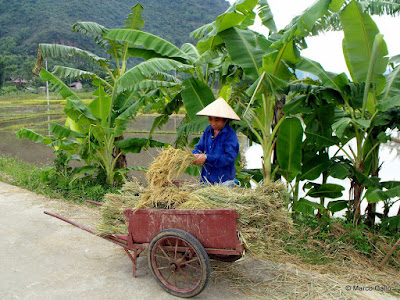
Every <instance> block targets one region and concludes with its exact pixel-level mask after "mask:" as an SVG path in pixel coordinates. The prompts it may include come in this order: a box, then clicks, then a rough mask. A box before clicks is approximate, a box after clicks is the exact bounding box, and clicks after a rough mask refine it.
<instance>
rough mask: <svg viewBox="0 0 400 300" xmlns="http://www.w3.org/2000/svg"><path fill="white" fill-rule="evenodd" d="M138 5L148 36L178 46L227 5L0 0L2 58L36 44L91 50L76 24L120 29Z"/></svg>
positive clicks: (177, 0) (220, 0)
mask: <svg viewBox="0 0 400 300" xmlns="http://www.w3.org/2000/svg"><path fill="white" fill-rule="evenodd" d="M137 3H140V4H141V5H142V6H143V8H144V11H143V18H144V20H145V22H146V23H145V28H144V30H145V31H147V32H150V33H153V34H156V35H158V36H160V37H162V38H164V39H167V40H168V41H170V42H172V43H174V44H175V45H177V46H180V45H181V44H183V43H185V42H188V41H191V40H190V37H189V33H190V32H191V31H192V30H194V29H196V28H198V27H200V26H201V25H203V24H206V23H209V22H211V21H213V20H214V19H215V17H216V16H218V15H220V14H221V13H223V12H224V11H225V10H226V9H227V8H228V7H229V3H228V2H227V1H225V0H140V1H137V0H69V1H65V0H24V1H9V0H0V56H5V55H35V54H36V52H37V45H38V43H62V44H66V45H73V46H77V47H82V48H84V49H86V50H90V49H88V47H87V46H88V45H87V43H88V40H87V39H86V38H85V37H84V36H83V35H81V34H77V33H74V32H72V30H71V27H72V25H73V24H74V23H75V22H77V21H92V22H97V23H99V24H101V25H103V26H105V27H107V28H121V27H122V26H123V23H124V20H125V18H126V17H127V16H128V15H129V13H130V9H131V8H132V7H133V6H135V5H136V4H137Z"/></svg>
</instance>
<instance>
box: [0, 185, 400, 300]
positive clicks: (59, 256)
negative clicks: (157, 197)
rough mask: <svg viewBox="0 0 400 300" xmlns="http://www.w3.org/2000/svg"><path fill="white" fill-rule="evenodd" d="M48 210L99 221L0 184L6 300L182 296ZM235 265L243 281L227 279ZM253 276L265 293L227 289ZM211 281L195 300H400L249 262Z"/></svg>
mask: <svg viewBox="0 0 400 300" xmlns="http://www.w3.org/2000/svg"><path fill="white" fill-rule="evenodd" d="M43 211H50V212H54V213H57V214H60V215H62V216H65V217H67V218H69V219H72V220H74V221H76V222H77V223H80V224H84V225H86V226H88V227H91V228H94V224H96V223H97V220H98V219H97V218H99V217H100V216H99V214H98V213H97V214H96V212H98V210H96V209H93V208H90V207H88V206H85V205H75V204H70V203H66V202H65V201H57V200H50V199H48V198H46V197H43V196H40V195H37V194H35V193H32V192H29V191H27V190H23V189H21V188H18V187H15V186H12V185H9V184H6V183H3V182H0V299H1V300H9V299H29V300H31V299H33V300H36V299H38V300H39V299H40V300H42V299H57V300H59V299H61V300H63V299H66V300H67V299H68V300H70V299H84V300H86V299H89V300H92V299H96V300H97V299H99V300H103V299H110V300H111V299H112V300H114V299H118V300H124V299H141V300H142V299H151V300H158V299H178V298H176V297H173V296H171V295H169V294H168V293H166V292H164V290H163V289H162V288H161V287H160V286H159V285H158V284H157V283H156V281H155V280H154V278H153V277H152V276H151V274H150V271H149V268H148V266H147V259H146V257H141V258H139V261H138V268H137V277H136V278H133V277H132V263H131V261H130V259H129V258H128V257H127V255H126V254H125V252H124V251H123V249H122V247H120V246H117V245H114V244H112V243H110V242H107V241H106V240H104V239H101V238H99V237H96V236H94V235H92V234H90V233H87V232H86V231H83V230H81V229H78V228H76V227H74V226H72V225H70V224H67V223H65V222H63V221H61V220H58V219H56V218H53V217H50V216H48V215H45V214H44V213H43ZM88 216H90V218H89V217H88ZM230 266H234V268H236V269H237V270H239V272H237V273H235V274H240V275H243V274H244V275H245V279H244V280H242V279H241V277H240V276H239V277H238V276H236V275H234V277H235V278H232V280H231V279H230V278H229V276H226V274H225V273H224V272H226V269H227V268H230ZM217 267H218V265H217ZM221 274H222V275H221ZM224 274H225V275H224ZM221 277H222V279H221ZM250 277H251V278H252V279H253V280H254V282H256V283H261V285H260V286H259V287H261V289H262V290H261V294H262V296H260V297H253V298H252V297H249V296H245V295H244V294H242V293H240V292H239V291H236V290H234V289H232V288H229V286H228V285H229V284H232V282H233V280H236V281H235V284H236V286H238V287H240V286H242V287H246V285H247V287H248V284H249V282H250V281H247V278H250ZM211 279H212V280H211V282H210V283H209V284H208V286H207V288H206V289H205V291H203V293H201V294H200V295H199V296H197V297H196V299H218V300H230V299H232V300H233V299H235V300H236V299H260V298H264V299H338V298H340V299H385V300H386V299H398V298H396V297H395V296H392V295H389V294H387V293H378V292H376V291H374V290H371V291H356V292H354V291H352V290H350V291H348V289H347V287H349V285H348V283H346V282H344V280H341V279H340V278H337V277H335V276H330V275H329V274H319V273H318V272H314V271H312V270H304V269H301V268H300V267H298V266H296V265H290V264H287V263H286V264H285V263H281V264H279V263H273V262H267V261H257V260H252V259H250V258H245V259H244V260H241V261H239V262H238V263H236V264H235V265H233V264H229V265H222V268H221V269H220V270H218V268H215V263H214V271H213V272H212V274H211ZM250 284H251V283H250ZM261 294H260V295H261Z"/></svg>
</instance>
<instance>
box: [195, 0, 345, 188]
mask: <svg viewBox="0 0 400 300" xmlns="http://www.w3.org/2000/svg"><path fill="white" fill-rule="evenodd" d="M239 2H240V1H238V2H236V3H237V4H238V3H239ZM240 3H241V4H243V3H244V2H240ZM341 3H343V1H330V0H320V1H317V2H316V3H315V4H314V5H312V6H311V7H310V8H309V9H307V10H306V11H305V12H304V13H303V14H301V15H300V16H298V17H296V18H295V19H293V21H292V22H291V23H290V24H289V25H288V26H287V27H286V28H285V29H284V30H281V31H279V33H278V34H274V35H271V36H270V38H267V37H264V36H262V35H259V34H257V33H255V32H253V31H251V30H249V29H248V25H249V24H250V21H252V19H251V18H252V16H251V15H250V16H249V17H248V18H247V19H244V18H243V17H241V18H242V19H244V21H243V22H241V21H240V18H237V19H235V20H236V21H237V22H233V21H232V20H231V22H230V23H229V24H227V25H226V26H224V27H222V28H220V27H218V26H217V25H218V23H216V25H215V26H214V29H213V30H212V31H210V32H209V33H208V34H207V35H205V37H203V39H202V40H201V41H200V42H199V43H198V47H200V46H201V47H202V49H203V48H204V45H205V44H206V42H208V44H209V45H210V47H211V46H214V47H215V46H220V44H223V45H224V46H225V47H226V49H227V51H228V54H229V56H230V59H231V60H232V62H233V63H234V64H235V65H237V66H239V67H240V68H241V69H242V70H243V73H244V75H245V77H246V79H247V80H249V81H250V87H249V88H248V89H247V97H246V98H245V99H234V100H236V101H237V102H238V103H239V105H240V106H241V107H242V109H241V114H242V119H243V120H244V122H245V124H246V125H245V127H246V128H247V130H248V131H250V132H251V137H252V138H251V139H252V140H253V141H255V142H258V143H259V144H260V145H261V146H262V148H263V159H262V163H263V177H264V183H265V184H267V183H269V182H270V181H272V180H273V179H274V174H275V173H276V172H277V170H278V169H277V168H275V169H274V170H273V169H272V156H273V153H274V149H275V144H276V141H277V140H276V138H277V132H278V130H279V127H280V126H281V124H282V123H283V122H284V119H285V118H277V114H276V113H274V112H276V99H279V98H280V94H281V90H282V89H283V88H284V87H285V86H286V85H287V84H288V83H289V82H290V81H291V80H293V79H295V74H294V69H293V68H292V67H293V66H294V65H295V64H296V63H298V62H299V60H300V49H301V47H302V45H303V44H304V43H303V39H304V38H305V37H306V36H308V35H310V34H311V33H312V31H313V29H314V26H315V24H316V22H317V21H318V20H319V19H320V18H322V17H323V16H324V15H326V14H329V13H330V11H332V10H335V9H337V8H338V6H340V5H338V4H341ZM252 4H254V3H252ZM259 4H260V7H261V9H260V10H259V12H258V13H259V15H260V16H261V19H262V20H263V24H264V25H265V26H268V27H269V28H270V31H271V33H274V32H275V31H276V26H275V24H274V22H273V17H272V13H271V11H270V9H269V5H268V2H267V1H260V2H259ZM221 29H223V30H221ZM210 40H211V41H212V42H210ZM287 122H292V123H293V122H296V121H293V120H292V121H287ZM293 124H294V123H293ZM293 124H292V125H293ZM296 124H297V125H296V126H297V129H299V130H302V129H301V128H300V127H301V126H300V127H299V126H298V125H299V123H298V122H296ZM245 130H246V129H245ZM283 132H285V131H282V135H283ZM295 141H297V142H299V143H301V141H298V140H297V139H295ZM294 147H299V144H298V145H295V146H294ZM292 158H294V157H290V159H292ZM285 160H286V158H285V159H283V158H282V159H281V168H286V167H287V168H288V169H286V170H283V172H282V173H283V174H285V175H287V176H288V180H291V179H293V178H292V177H293V176H296V174H295V173H296V171H295V169H297V170H299V166H300V164H301V159H300V160H299V159H298V158H296V159H295V160H291V163H290V164H289V165H286V166H285V164H284V161H285ZM295 164H296V166H295ZM297 172H298V171H297Z"/></svg>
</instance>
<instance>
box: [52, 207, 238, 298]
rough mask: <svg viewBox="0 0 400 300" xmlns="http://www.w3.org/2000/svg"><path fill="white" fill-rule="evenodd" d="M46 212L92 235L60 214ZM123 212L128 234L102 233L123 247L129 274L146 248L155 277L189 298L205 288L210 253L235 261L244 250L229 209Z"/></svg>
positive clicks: (169, 290)
mask: <svg viewBox="0 0 400 300" xmlns="http://www.w3.org/2000/svg"><path fill="white" fill-rule="evenodd" d="M89 202H90V201H89ZM91 203H94V204H99V205H101V204H100V203H97V202H91ZM45 214H48V215H51V216H53V217H56V218H59V219H61V220H63V221H65V222H68V223H70V224H72V225H74V226H76V227H79V228H81V229H83V230H86V231H88V232H90V233H92V234H96V233H95V232H94V231H93V230H92V229H89V228H87V227H85V226H82V225H79V224H77V223H75V222H73V221H71V220H68V219H66V218H64V217H62V216H58V215H56V214H53V213H49V212H45ZM124 214H125V216H126V218H127V223H128V232H129V233H128V235H103V236H101V237H102V238H104V239H106V240H108V241H111V242H113V243H115V244H117V245H119V246H122V247H123V248H124V250H125V252H126V253H127V254H128V256H129V257H130V259H131V260H132V262H133V276H135V274H136V265H137V264H136V262H137V258H138V257H139V255H140V254H141V253H142V252H143V251H144V250H145V249H148V264H149V268H150V270H151V272H152V274H153V275H154V278H155V279H156V281H157V282H158V283H159V284H160V285H161V286H162V287H163V288H164V289H165V290H166V291H167V292H168V293H170V294H173V295H175V296H179V297H183V298H189V297H193V296H195V295H197V294H199V293H201V292H202V291H203V290H204V288H205V287H206V285H207V282H208V280H209V277H210V261H209V257H208V256H210V257H212V258H215V259H219V260H224V261H234V260H236V259H238V258H240V257H241V255H242V254H243V251H244V247H243V244H242V243H241V242H240V240H239V238H238V229H237V218H238V217H239V215H238V214H237V213H236V211H235V210H233V209H202V210H176V209H140V210H136V211H133V210H132V209H127V210H126V211H125V212H124Z"/></svg>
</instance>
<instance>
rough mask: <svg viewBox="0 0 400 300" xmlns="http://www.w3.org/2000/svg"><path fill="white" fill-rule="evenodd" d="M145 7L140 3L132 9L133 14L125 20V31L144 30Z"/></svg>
mask: <svg viewBox="0 0 400 300" xmlns="http://www.w3.org/2000/svg"><path fill="white" fill-rule="evenodd" d="M142 12H143V6H141V5H140V4H139V3H138V4H136V5H135V6H134V7H132V9H131V13H130V14H129V16H128V17H127V18H126V20H125V23H124V25H125V27H124V28H125V29H142V28H143V27H144V20H143V18H142Z"/></svg>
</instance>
